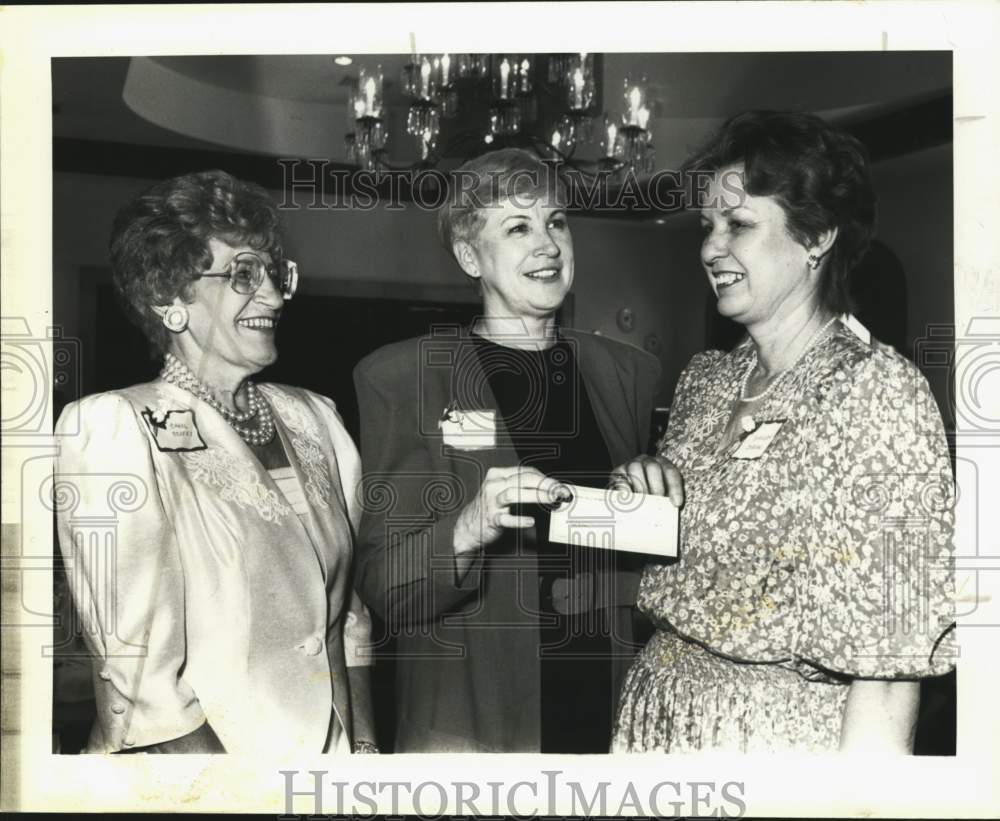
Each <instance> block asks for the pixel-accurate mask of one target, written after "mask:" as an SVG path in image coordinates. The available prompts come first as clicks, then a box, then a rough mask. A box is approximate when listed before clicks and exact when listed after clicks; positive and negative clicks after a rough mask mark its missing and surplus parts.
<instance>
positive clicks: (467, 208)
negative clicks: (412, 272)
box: [438, 148, 567, 253]
mask: <svg viewBox="0 0 1000 821" xmlns="http://www.w3.org/2000/svg"><path fill="white" fill-rule="evenodd" d="M561 173H562V172H561V170H560V168H559V164H558V163H557V162H555V161H547V162H542V160H540V159H539V158H538V157H536V156H535V155H534V154H532V153H531V152H530V151H525V150H524V149H521V148H501V149H499V150H497V151H489V152H487V153H486V154H482V155H480V156H478V157H476V158H475V159H472V160H469V161H468V162H466V163H464V164H463V165H461V166H460V167H459V168H456V169H455V170H454V171H453V172H452V178H451V185H450V190H449V194H448V200H447V202H446V203H445V204H444V206H443V207H442V208H441V210H440V211H439V212H438V236H439V237H440V239H441V244H442V245H444V247H445V249H446V250H447V251H448V252H449V253H454V251H453V248H454V245H455V243H456V242H457V241H458V240H465V241H466V242H471V241H473V240H475V238H476V237H477V236H478V234H479V231H480V230H481V229H482V227H483V224H484V222H485V221H486V217H485V214H484V213H483V212H484V210H485V209H486V208H490V207H491V206H495V205H497V204H499V203H500V202H502V201H504V200H507V199H510V198H512V197H531V196H536V197H537V196H539V195H541V196H552V197H553V199H554V201H556V202H558V203H560V204H563V205H565V203H566V195H567V188H566V183H565V181H564V180H563V179H562V175H561Z"/></svg>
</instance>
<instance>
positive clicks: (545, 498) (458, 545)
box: [453, 467, 573, 556]
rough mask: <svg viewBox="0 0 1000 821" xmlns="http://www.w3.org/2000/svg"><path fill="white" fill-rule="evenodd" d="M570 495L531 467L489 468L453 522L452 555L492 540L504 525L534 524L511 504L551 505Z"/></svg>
mask: <svg viewBox="0 0 1000 821" xmlns="http://www.w3.org/2000/svg"><path fill="white" fill-rule="evenodd" d="M572 498H573V494H572V493H571V492H570V490H569V488H567V487H566V485H564V484H562V483H561V482H559V481H557V480H556V479H553V478H551V477H549V476H546V475H545V474H543V473H542V472H541V471H539V470H536V469H535V468H528V467H512V468H490V469H489V470H488V471H487V472H486V478H485V479H484V480H483V484H482V486H481V487H480V488H479V493H477V494H476V498H475V499H473V500H472V501H471V502H469V504H467V505H466V506H465V508H463V510H462V512H461V513H459V514H458V521H457V522H456V523H455V535H454V539H453V543H454V546H455V555H456V556H463V555H471V554H474V553H476V552H477V551H479V550H480V549H481V548H482V547H484V546H486V545H488V544H491V543H492V542H495V541H496V540H497V539H499V538H500V536H501V535H502V534H503V532H504V530H506V529H508V528H527V527H532V526H533V525H534V524H535V520H534V518H533V517H531V516H515V515H514V514H512V513H511V512H510V506H511V505H552V504H557V503H558V502H568V501H570V500H571V499H572Z"/></svg>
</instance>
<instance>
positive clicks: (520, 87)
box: [345, 53, 655, 174]
mask: <svg viewBox="0 0 1000 821" xmlns="http://www.w3.org/2000/svg"><path fill="white" fill-rule="evenodd" d="M595 56H596V55H594V54H588V53H579V54H548V55H536V54H416V53H414V54H411V56H410V58H409V61H408V62H407V63H406V64H405V65H404V66H403V69H402V71H401V73H400V78H399V90H400V91H401V92H402V94H403V95H404V96H405V98H406V101H407V105H408V108H407V114H406V127H405V130H406V136H405V138H404V139H407V140H410V141H411V142H412V149H413V150H414V151H415V155H416V157H417V160H416V162H415V163H414V164H413V165H412V166H411V167H412V168H414V169H422V168H433V167H435V166H437V165H438V163H440V162H441V160H442V159H444V158H445V157H449V156H456V155H459V156H461V155H463V152H464V155H466V156H467V155H469V154H470V153H473V152H474V151H477V150H481V147H482V146H483V145H485V146H490V147H501V146H505V145H517V146H521V147H531V148H534V149H535V150H536V152H537V153H539V154H541V155H542V156H546V157H549V158H553V159H559V160H561V161H563V162H565V163H566V164H567V165H569V166H570V167H572V168H576V169H577V170H580V171H583V172H587V171H590V170H598V171H601V172H604V173H609V174H616V173H619V172H623V171H626V170H628V171H631V172H632V173H634V174H640V173H649V172H651V171H652V170H653V168H654V164H655V150H654V147H653V135H652V133H651V131H650V129H649V119H650V107H649V102H648V99H647V85H648V83H647V79H646V78H645V77H644V76H635V77H627V78H626V79H625V84H624V88H623V90H622V96H621V98H620V99H621V105H622V109H621V114H618V115H614V114H608V113H606V112H602V111H601V110H600V101H601V94H600V83H599V80H598V77H597V75H598V73H599V72H598V71H596V70H595ZM385 86H386V83H385V78H384V76H383V72H382V66H381V65H375V66H374V67H371V66H367V67H362V68H361V70H360V71H359V73H358V76H357V78H356V79H354V80H353V81H352V82H351V84H350V87H349V93H348V104H347V127H348V132H347V134H346V135H345V144H346V151H347V160H348V162H350V163H352V164H354V165H356V166H358V167H360V168H362V169H365V170H368V171H376V170H382V169H393V168H398V166H393V165H392V163H391V159H390V157H391V154H390V148H389V144H390V135H389V129H388V125H387V117H386V113H387V112H386V108H385V102H384V98H383V92H384V90H385ZM595 121H597V122H598V123H600V124H601V125H600V127H598V128H595ZM445 132H448V134H449V137H448V140H447V141H444V140H443V137H444V135H445ZM393 140H395V137H394V138H393ZM476 143H478V146H476V145H475V144H476ZM586 145H598V146H599V150H598V152H597V153H598V155H599V156H597V157H596V159H595V158H591V159H583V158H582V157H580V156H577V149H578V148H579V147H581V146H586ZM470 148H471V149H472V151H470V150H469V149H470ZM589 153H591V154H593V153H594V152H593V151H590V152H589Z"/></svg>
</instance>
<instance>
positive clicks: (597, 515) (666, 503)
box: [549, 485, 680, 557]
mask: <svg viewBox="0 0 1000 821" xmlns="http://www.w3.org/2000/svg"><path fill="white" fill-rule="evenodd" d="M569 488H570V490H572V491H573V501H572V502H564V503H563V504H562V505H561V506H560V507H559V508H557V509H556V510H554V511H552V513H551V515H550V517H549V541H552V542H562V543H564V544H572V545H582V546H584V547H598V548H603V549H605V550H622V551H625V552H628V553H648V554H651V555H654V556H665V557H675V556H676V555H677V544H678V539H679V537H680V511H679V510H678V509H677V508H676V507H674V505H673V503H672V502H671V501H670V499H668V498H667V497H665V496H647V495H646V494H644V493H633V492H632V491H628V490H612V489H605V488H593V487H581V486H579V485H569Z"/></svg>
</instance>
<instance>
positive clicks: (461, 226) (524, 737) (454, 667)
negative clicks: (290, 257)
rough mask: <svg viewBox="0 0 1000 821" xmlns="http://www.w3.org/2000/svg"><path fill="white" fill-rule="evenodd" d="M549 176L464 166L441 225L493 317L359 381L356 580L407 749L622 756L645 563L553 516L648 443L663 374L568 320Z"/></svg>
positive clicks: (431, 341)
mask: <svg viewBox="0 0 1000 821" xmlns="http://www.w3.org/2000/svg"><path fill="white" fill-rule="evenodd" d="M548 171H550V169H547V168H546V167H545V166H544V165H542V164H541V163H540V162H539V161H538V160H537V159H536V158H535V157H534V156H533V155H531V154H528V153H527V152H524V151H520V150H516V149H506V150H502V151H496V152H492V153H490V154H487V155H484V156H482V157H480V158H478V159H476V160H473V161H471V162H469V163H467V164H466V165H465V166H463V167H462V168H461V169H460V170H459V171H458V172H457V174H458V175H459V177H458V178H459V179H460V180H462V181H463V183H464V184H463V186H462V187H460V188H459V190H458V193H457V194H456V195H455V196H453V197H452V201H451V202H450V203H449V204H448V205H447V207H445V208H444V209H443V211H442V213H441V215H440V220H439V225H440V229H441V235H442V240H443V241H444V243H445V245H446V247H447V248H449V250H451V251H452V253H453V254H454V256H455V259H456V260H457V262H458V263H459V265H460V266H461V268H462V270H463V271H464V272H465V274H466V275H467V276H469V277H471V278H473V279H474V280H476V281H477V282H478V284H479V287H480V291H481V294H482V299H483V316H482V317H480V318H479V319H478V320H477V321H476V323H474V325H473V326H472V327H471V328H455V327H451V328H437V329H435V330H434V331H432V333H431V334H430V335H428V336H426V337H423V338H417V339H411V340H407V341H405V342H401V343H397V344H393V345H389V346H387V347H385V348H382V349H380V350H378V351H376V352H375V353H373V354H372V355H370V356H369V357H367V358H366V359H364V360H363V361H362V362H361V363H360V364H359V365H358V367H357V369H356V371H355V382H356V385H357V390H358V399H359V405H360V410H361V419H362V433H361V441H362V458H363V464H364V466H365V481H364V493H365V499H364V509H365V510H364V515H363V520H362V527H361V533H360V537H359V547H358V551H357V554H356V576H357V578H356V584H357V587H358V590H359V591H360V592H361V595H362V598H364V599H365V600H366V602H367V603H368V605H369V606H370V607H371V608H373V609H374V611H375V612H377V613H378V614H379V616H380V617H381V618H382V619H383V620H384V621H385V623H386V624H387V627H388V632H389V633H390V634H391V635H394V636H395V637H396V644H395V649H396V654H397V655H396V659H397V680H396V698H397V714H398V725H397V738H396V751H397V752H459V751H469V752H477V751H478V752H564V753H577V752H605V751H606V750H607V748H608V742H609V738H610V735H609V733H610V726H611V717H612V711H613V706H614V699H615V696H616V693H617V688H618V683H619V682H620V678H621V675H622V673H623V672H624V669H625V667H626V666H627V664H628V660H629V659H630V658H631V656H632V654H633V653H634V649H635V647H634V642H633V638H632V635H633V626H632V613H633V610H632V604H633V603H634V598H635V590H636V581H637V575H636V574H637V571H638V565H637V566H635V567H633V566H632V565H631V564H630V563H629V562H628V560H626V559H622V558H619V557H617V556H615V555H614V554H613V553H611V552H608V551H601V550H598V549H587V548H577V547H573V548H569V547H567V546H565V545H561V544H556V543H552V544H550V543H549V542H548V538H547V532H548V527H547V515H548V514H547V512H546V507H545V506H546V505H554V504H558V503H560V502H561V501H563V500H567V499H568V498H570V494H571V491H570V490H569V488H568V487H567V485H568V484H581V485H591V486H598V487H604V486H606V485H607V482H608V477H609V475H610V473H611V472H612V468H613V467H614V466H615V465H619V464H622V463H624V462H626V461H627V460H629V459H631V458H632V457H634V456H635V454H636V453H641V452H643V451H644V450H645V448H646V445H647V440H648V438H649V423H650V417H651V412H652V407H653V399H654V394H655V389H656V384H657V380H658V378H659V371H660V367H659V363H658V361H657V360H656V359H655V358H654V357H652V356H650V355H649V354H647V353H645V352H643V351H640V350H638V349H636V348H633V347H631V346H628V345H625V344H622V343H619V342H615V341H612V340H609V339H606V338H604V337H601V336H595V335H592V334H587V333H580V332H576V331H571V330H569V329H565V328H558V327H557V324H556V314H557V312H558V311H559V309H560V307H561V306H562V304H563V301H564V299H565V297H566V295H567V293H568V292H569V290H570V287H571V285H572V282H573V274H574V264H573V242H572V238H571V236H570V231H569V227H568V224H567V221H566V214H565V210H564V208H563V206H562V205H561V204H560V202H559V201H558V198H559V195H560V194H561V193H562V190H561V188H560V185H559V184H558V183H557V182H556V181H555V180H554V179H551V174H547V172H548ZM470 180H471V181H473V185H472V186H471V188H470V186H469V185H468V182H469V181H470ZM669 473H670V472H669V471H668V474H669ZM670 475H671V476H672V477H674V478H675V480H676V481H675V482H674V483H673V490H674V494H675V496H676V500H677V501H679V500H680V497H679V477H677V476H676V474H670Z"/></svg>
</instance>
